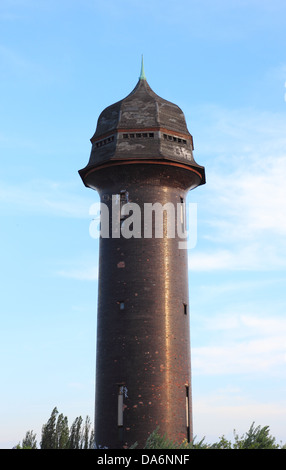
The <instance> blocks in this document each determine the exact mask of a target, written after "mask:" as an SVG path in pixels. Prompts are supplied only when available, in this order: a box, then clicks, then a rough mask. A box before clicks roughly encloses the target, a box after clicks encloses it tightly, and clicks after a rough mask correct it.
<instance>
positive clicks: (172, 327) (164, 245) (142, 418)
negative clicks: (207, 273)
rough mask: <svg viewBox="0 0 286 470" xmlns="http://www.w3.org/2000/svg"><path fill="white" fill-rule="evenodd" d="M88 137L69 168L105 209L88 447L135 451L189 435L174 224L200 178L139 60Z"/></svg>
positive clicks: (183, 285)
mask: <svg viewBox="0 0 286 470" xmlns="http://www.w3.org/2000/svg"><path fill="white" fill-rule="evenodd" d="M91 142H92V150H91V155H90V160H89V163H88V165H87V166H86V167H85V168H83V169H82V170H80V171H79V173H80V176H81V178H82V180H83V183H84V184H85V186H87V187H88V188H92V189H94V190H96V191H98V193H99V195H100V199H101V202H102V203H104V206H105V210H104V211H102V220H101V226H102V227H103V226H104V228H105V235H104V236H101V237H100V247H99V250H100V251H99V281H98V313H97V356H96V400H95V401H96V403H95V441H96V445H97V446H106V447H108V448H111V449H118V448H122V447H128V446H130V445H131V444H133V443H134V442H136V441H137V442H138V447H139V448H141V447H142V446H143V444H144V442H145V441H146V438H147V437H148V435H149V434H150V433H151V432H152V431H153V430H155V429H156V428H157V427H158V426H159V429H160V432H161V433H162V434H163V433H166V434H167V435H168V437H169V438H171V439H178V440H183V439H187V440H190V439H191V438H192V403H191V362H190V332H189V312H188V306H189V299H188V258H187V250H186V249H181V247H180V241H181V240H182V238H181V235H180V234H179V233H177V232H179V230H177V228H179V226H180V224H181V225H184V223H185V220H184V217H185V214H184V207H185V204H184V201H185V200H186V195H187V193H188V191H189V190H190V189H194V188H196V187H197V186H199V185H201V184H204V183H205V172H204V167H202V166H200V165H198V164H197V163H196V162H195V160H194V158H193V139H192V136H191V134H190V133H189V131H188V129H187V126H186V122H185V118H184V114H183V112H182V111H181V109H180V108H179V107H178V106H176V105H175V104H172V103H170V102H169V101H166V100H164V99H162V98H160V97H159V96H158V95H156V94H155V93H154V92H153V91H152V90H151V88H150V86H149V84H148V82H147V80H146V77H145V73H144V68H143V61H142V68H141V75H140V77H139V80H138V83H137V85H136V86H135V88H134V90H133V91H132V92H131V93H130V94H129V95H128V96H127V97H126V98H124V99H123V100H121V101H119V102H117V103H115V104H113V105H111V106H109V107H107V108H106V109H105V110H104V111H103V112H102V113H101V114H100V116H99V118H98V123H97V128H96V132H95V134H94V136H93V137H92V139H91ZM166 204H167V205H166ZM124 206H125V208H124ZM135 206H136V207H135ZM134 207H135V208H134ZM146 207H147V208H148V210H150V208H151V219H150V217H149V218H147V217H146V212H145V208H146ZM156 207H157V208H158V207H159V208H160V207H163V209H164V210H163V211H161V213H160V210H159V212H156V211H155V208H156ZM172 207H173V208H174V210H175V212H172V211H171V212H170V214H171V216H170V214H169V212H168V211H167V210H166V209H167V208H172ZM180 208H181V209H180ZM121 209H122V210H121ZM135 209H136V210H135ZM153 209H154V210H153ZM107 213H108V217H107V215H106V214H107ZM135 213H136V214H135ZM174 213H175V219H174ZM132 214H133V216H134V215H136V217H137V219H136V220H135V216H134V217H133V219H132ZM138 214H140V216H138ZM103 215H104V217H105V220H103ZM160 216H161V217H160ZM169 216H170V217H169ZM128 217H129V219H128ZM169 219H170V220H171V222H170V220H169ZM131 222H133V223H131ZM125 224H126V225H125ZM168 224H169V225H168ZM172 224H173V225H174V227H175V230H174V227H172V226H171V225H172ZM124 225H125V228H124ZM151 225H152V226H151ZM106 227H108V228H106ZM168 228H170V233H169V232H168ZM181 228H182V227H181ZM126 229H129V235H128V234H127V235H126V233H127V232H126ZM157 229H158V232H156V233H155V231H156V230H157ZM124 230H125V232H124ZM106 231H107V232H108V233H107V234H106ZM132 231H133V232H132ZM174 232H175V233H174ZM130 233H131V236H130Z"/></svg>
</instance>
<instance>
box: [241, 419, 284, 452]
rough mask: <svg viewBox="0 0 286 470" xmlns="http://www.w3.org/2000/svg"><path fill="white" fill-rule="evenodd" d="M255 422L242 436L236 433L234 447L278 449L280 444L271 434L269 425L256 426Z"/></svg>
mask: <svg viewBox="0 0 286 470" xmlns="http://www.w3.org/2000/svg"><path fill="white" fill-rule="evenodd" d="M254 424H255V423H254V422H253V423H252V425H251V426H250V428H249V430H248V431H247V433H246V434H245V435H242V436H241V438H239V437H238V435H237V434H235V444H234V446H233V448H234V449H278V448H279V445H278V444H276V442H275V437H272V436H270V434H269V432H270V429H269V426H264V427H263V428H262V427H261V426H257V427H255V426H254Z"/></svg>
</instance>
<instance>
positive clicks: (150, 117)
mask: <svg viewBox="0 0 286 470" xmlns="http://www.w3.org/2000/svg"><path fill="white" fill-rule="evenodd" d="M91 142H92V150H91V155H90V159H89V163H88V165H87V167H86V170H88V169H89V168H91V167H95V166H100V165H102V164H104V163H107V162H109V161H113V160H129V159H132V160H136V159H138V160H140V159H144V160H146V159H148V160H171V161H179V162H181V163H184V164H185V165H190V166H193V167H196V168H197V169H198V171H199V173H200V174H201V178H202V183H204V179H205V176H204V168H203V167H202V166H200V165H198V164H197V163H196V162H195V160H194V157H193V149H194V147H193V138H192V136H191V134H190V133H189V131H188V128H187V124H186V120H185V116H184V113H183V111H182V110H181V109H180V108H179V106H177V105H176V104H173V103H171V102H170V101H167V100H165V99H163V98H161V97H160V96H158V95H157V94H156V93H154V91H153V90H152V89H151V87H150V86H149V84H148V82H147V80H146V77H145V73H144V67H143V61H142V68H141V74H140V77H139V80H138V82H137V84H136V86H135V88H134V89H133V90H132V92H131V93H130V94H129V95H128V96H126V97H125V98H123V99H122V100H120V101H118V102H117V103H114V104H112V105H110V106H108V107H107V108H105V109H104V110H103V111H102V113H101V114H100V116H99V118H98V122H97V127H96V131H95V133H94V135H93V137H92V138H91Z"/></svg>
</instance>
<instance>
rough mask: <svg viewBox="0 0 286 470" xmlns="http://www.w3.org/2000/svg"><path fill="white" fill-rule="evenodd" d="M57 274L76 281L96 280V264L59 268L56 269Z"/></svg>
mask: <svg viewBox="0 0 286 470" xmlns="http://www.w3.org/2000/svg"><path fill="white" fill-rule="evenodd" d="M57 275H58V276H61V277H65V278H68V279H76V280H78V281H97V280H98V268H97V266H87V267H82V268H70V269H61V270H59V271H57Z"/></svg>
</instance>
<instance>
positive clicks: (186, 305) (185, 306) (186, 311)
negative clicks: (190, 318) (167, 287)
mask: <svg viewBox="0 0 286 470" xmlns="http://www.w3.org/2000/svg"><path fill="white" fill-rule="evenodd" d="M183 307H184V315H188V304H183Z"/></svg>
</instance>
